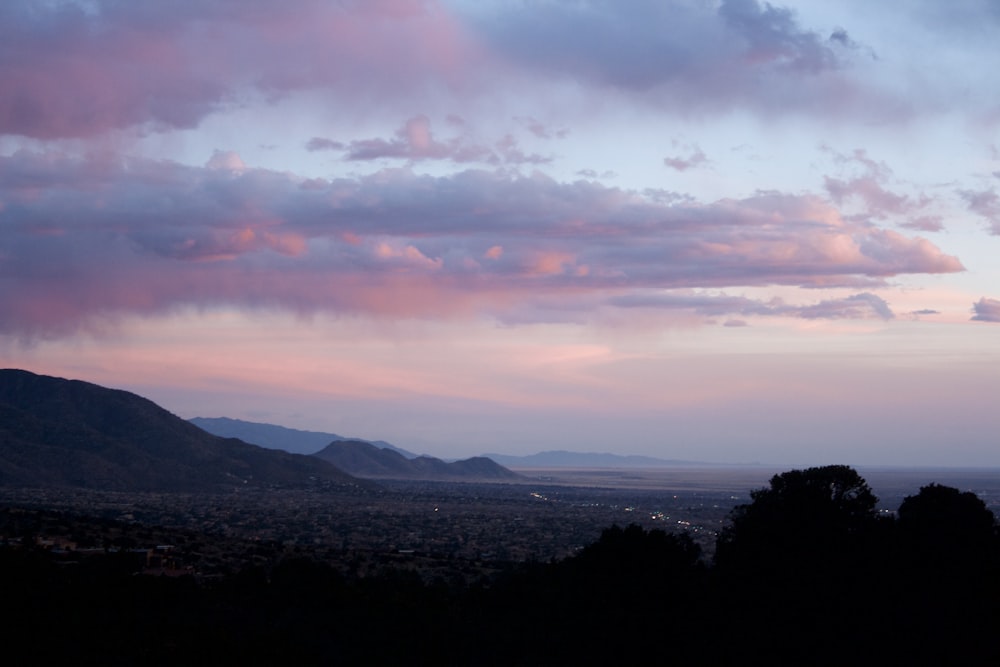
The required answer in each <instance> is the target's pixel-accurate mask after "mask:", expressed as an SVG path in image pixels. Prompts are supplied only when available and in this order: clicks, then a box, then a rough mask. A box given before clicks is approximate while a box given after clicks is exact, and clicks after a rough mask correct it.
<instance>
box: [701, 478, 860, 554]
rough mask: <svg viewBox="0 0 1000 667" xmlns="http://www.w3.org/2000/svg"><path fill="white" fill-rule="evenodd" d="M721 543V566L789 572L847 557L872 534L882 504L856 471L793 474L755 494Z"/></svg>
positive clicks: (736, 513) (718, 550)
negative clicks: (791, 568) (792, 564)
mask: <svg viewBox="0 0 1000 667" xmlns="http://www.w3.org/2000/svg"><path fill="white" fill-rule="evenodd" d="M750 498H751V500H752V502H751V503H749V504H746V505H740V506H738V507H736V508H734V509H733V511H732V513H731V514H730V517H729V525H727V526H726V527H725V528H724V529H723V530H722V532H721V533H720V534H719V538H718V541H717V543H716V557H715V558H716V564H718V565H719V566H720V567H724V568H725V567H735V566H740V567H743V566H749V567H754V568H760V567H764V568H770V567H774V568H784V567H786V566H787V564H788V562H789V561H790V560H795V561H796V562H797V564H798V565H799V566H804V565H807V564H808V563H809V562H814V563H815V562H819V561H833V560H836V559H838V558H840V557H842V556H846V555H847V554H848V553H850V552H852V551H853V550H855V549H856V548H857V546H858V545H859V544H860V542H862V541H863V540H864V539H866V537H867V536H868V535H869V534H870V532H871V530H872V528H873V526H874V524H875V521H876V512H875V503H876V502H877V501H878V499H877V498H876V497H875V494H874V493H872V490H871V488H869V486H868V484H867V482H865V480H864V478H862V477H861V475H859V474H858V472H857V471H856V470H854V469H853V468H851V467H849V466H845V465H830V466H823V467H817V468H808V469H806V470H791V471H788V472H785V473H781V474H780V475H775V476H774V477H772V478H771V485H770V487H769V488H762V489H757V490H755V491H751V493H750Z"/></svg>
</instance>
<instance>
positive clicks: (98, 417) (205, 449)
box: [0, 369, 365, 491]
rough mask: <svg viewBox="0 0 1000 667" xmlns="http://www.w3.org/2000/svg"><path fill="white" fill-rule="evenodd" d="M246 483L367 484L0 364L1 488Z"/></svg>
mask: <svg viewBox="0 0 1000 667" xmlns="http://www.w3.org/2000/svg"><path fill="white" fill-rule="evenodd" d="M247 484H252V485H260V486H312V485H317V484H323V485H336V486H341V487H352V486H357V485H359V484H365V483H362V482H360V480H357V479H355V478H353V477H351V476H350V475H347V474H346V473H344V472H342V471H341V470H338V469H337V468H336V467H335V466H334V465H332V464H330V463H328V462H324V461H321V460H318V459H316V458H314V457H310V456H303V455H299V454H289V453H286V452H281V451H276V450H270V449H265V448H262V447H258V446H255V445H250V444H247V443H245V442H242V441H240V440H236V439H232V438H220V437H217V436H214V435H211V434H209V433H206V432H205V431H203V430H201V429H199V428H198V427H196V426H194V425H193V424H190V423H188V422H187V421H185V420H183V419H181V418H180V417H177V416H175V415H173V414H171V413H170V412H168V411H167V410H164V409H163V408H161V407H160V406H158V405H156V404H155V403H153V402H152V401H150V400H148V399H145V398H143V397H141V396H138V395H136V394H132V393H130V392H127V391H121V390H117V389H108V388H105V387H101V386H99V385H96V384H91V383H88V382H82V381H79V380H66V379H62V378H55V377H49V376H44V375H36V374H34V373H30V372H28V371H23V370H16V369H4V370H0V485H4V486H31V487H39V486H41V487H44V486H63V487H66V486H68V487H82V488H95V489H108V490H122V491H128V490H132V491H217V490H221V489H225V488H232V487H233V486H237V485H247Z"/></svg>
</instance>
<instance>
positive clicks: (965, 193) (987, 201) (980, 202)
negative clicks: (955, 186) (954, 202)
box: [958, 190, 1000, 234]
mask: <svg viewBox="0 0 1000 667" xmlns="http://www.w3.org/2000/svg"><path fill="white" fill-rule="evenodd" d="M958 194H959V196H961V197H962V198H963V199H964V200H965V203H966V205H967V206H968V207H969V210H970V211H972V212H973V213H975V214H977V215H979V216H981V217H983V218H986V221H987V222H988V223H989V225H990V230H991V231H992V233H993V234H1000V196H998V195H997V193H996V191H995V190H960V191H959V193H958Z"/></svg>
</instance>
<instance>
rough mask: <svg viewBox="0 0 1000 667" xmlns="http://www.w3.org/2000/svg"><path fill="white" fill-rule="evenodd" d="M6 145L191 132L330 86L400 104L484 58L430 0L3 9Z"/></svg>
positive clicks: (458, 81) (454, 81)
mask: <svg viewBox="0 0 1000 667" xmlns="http://www.w3.org/2000/svg"><path fill="white" fill-rule="evenodd" d="M0 43H3V44H4V49H5V55H4V58H3V59H2V60H0V89H2V90H4V91H5V94H4V95H3V96H2V97H0V134H15V135H23V136H29V137H36V138H42V139H52V138H57V137H90V136H95V135H99V134H103V133H105V132H107V131H108V130H112V129H119V128H127V127H132V126H148V127H151V128H153V129H158V128H189V127H194V126H196V125H197V124H198V123H199V122H200V121H201V120H202V119H203V118H204V117H205V116H206V115H208V114H209V113H212V112H213V111H215V110H218V109H221V108H226V107H229V106H232V105H233V104H235V103H237V101H238V99H239V98H240V96H241V95H242V94H243V92H244V91H246V90H248V89H256V90H257V91H260V92H262V93H265V94H267V95H281V94H284V93H286V92H290V91H294V90H301V89H309V88H316V87H323V86H333V87H337V88H339V89H342V90H354V91H362V90H373V89H374V90H376V91H380V94H383V95H389V96H396V95H400V94H405V92H406V91H408V90H418V89H419V88H420V85H421V81H426V80H427V78H428V77H430V78H431V79H432V80H434V81H435V82H437V83H438V84H440V85H443V86H446V87H450V86H461V85H462V84H463V82H464V81H465V80H466V77H467V74H466V72H467V71H468V68H470V67H474V66H475V63H476V61H477V60H479V56H478V55H477V49H476V47H475V45H474V44H473V43H472V42H471V41H470V40H469V39H467V38H466V37H465V36H464V35H463V29H462V27H461V26H460V25H459V24H458V23H457V22H456V21H455V20H454V19H453V18H452V17H451V16H449V14H448V13H447V12H446V11H445V10H444V9H443V8H442V7H440V6H439V5H438V4H437V3H435V2H431V1H427V0H392V1H374V2H367V1H366V2H355V1H350V2H347V3H329V2H324V1H322V0H303V1H302V2H297V3H294V5H289V4H288V3H283V2H270V1H267V0H258V1H255V2H238V1H236V0H218V1H217V2H212V3H182V4H179V5H178V4H176V3H171V4H169V5H167V4H161V3H119V2H105V1H97V2H94V3H89V4H88V9H87V10H84V9H83V8H81V7H79V6H77V5H75V4H72V3H65V4H46V5H39V4H38V3H35V2H29V1H19V0H12V1H11V2H6V3H3V6H2V8H0Z"/></svg>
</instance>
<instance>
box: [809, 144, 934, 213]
mask: <svg viewBox="0 0 1000 667" xmlns="http://www.w3.org/2000/svg"><path fill="white" fill-rule="evenodd" d="M831 152H832V151H831ZM834 159H835V160H836V161H837V162H838V163H840V164H841V165H845V166H846V167H848V168H850V167H854V168H858V169H860V171H861V172H862V173H861V174H860V175H857V176H852V177H850V178H847V179H838V178H833V177H831V176H825V177H824V179H823V183H824V188H825V189H826V191H827V193H828V194H829V195H830V198H831V199H832V200H833V202H834V203H836V204H838V205H841V206H845V205H847V204H849V203H850V202H858V203H860V204H861V205H862V210H863V212H862V213H861V214H860V217H872V218H877V219H880V220H884V219H887V218H890V217H895V218H899V219H900V222H899V224H900V226H902V227H905V228H907V229H916V230H919V231H926V232H939V231H941V230H942V229H944V225H943V223H942V219H941V217H940V216H937V215H931V214H926V213H923V211H924V210H925V209H926V208H927V207H928V206H930V205H931V204H932V203H933V200H932V199H931V198H930V197H927V196H926V195H921V196H919V197H916V198H914V197H911V196H908V195H903V194H898V193H896V192H893V191H891V190H889V189H888V188H887V187H886V184H887V183H888V182H889V181H890V179H891V177H892V170H891V169H890V168H889V167H888V166H887V165H886V164H885V163H883V162H877V161H875V160H873V159H872V158H870V157H869V156H868V153H867V152H866V151H864V150H860V149H859V150H855V151H854V152H853V154H851V155H849V156H847V155H840V154H836V153H834Z"/></svg>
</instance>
